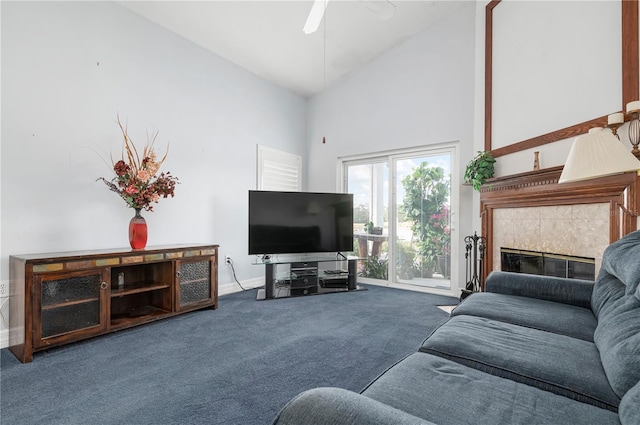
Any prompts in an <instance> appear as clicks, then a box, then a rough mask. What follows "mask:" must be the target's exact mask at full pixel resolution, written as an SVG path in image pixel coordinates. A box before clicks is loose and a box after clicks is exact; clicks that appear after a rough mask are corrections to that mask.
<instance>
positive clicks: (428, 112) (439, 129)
mask: <svg viewBox="0 0 640 425" xmlns="http://www.w3.org/2000/svg"><path fill="white" fill-rule="evenodd" d="M474 37H475V5H474V3H473V2H469V3H468V4H466V5H465V7H463V8H462V9H460V10H459V11H457V12H456V13H454V14H452V15H451V16H449V17H447V18H445V19H444V20H442V21H441V22H439V23H437V24H436V25H435V26H433V27H431V28H430V29H428V30H426V31H425V32H423V33H421V34H419V35H417V36H416V37H414V38H412V39H409V40H407V41H406V42H404V43H403V44H401V45H400V46H398V47H396V48H394V49H392V50H391V51H389V52H387V53H386V54H384V55H382V56H381V57H379V58H378V59H376V60H375V61H373V62H372V63H370V64H368V65H367V66H366V67H365V68H363V69H361V70H359V71H357V72H354V73H353V74H351V75H350V76H349V77H347V78H346V79H344V81H342V82H340V83H338V84H336V85H335V86H333V87H330V88H328V89H327V90H326V91H325V92H323V93H322V94H320V95H318V96H315V97H313V98H312V99H311V100H310V102H309V121H308V133H307V134H308V137H307V140H308V156H307V159H308V165H307V170H308V186H309V190H315V191H333V190H336V188H337V187H338V182H336V177H337V176H336V158H338V157H343V156H348V155H354V154H363V153H374V152H380V151H386V150H390V149H399V148H407V147H414V146H423V145H435V144H441V143H447V142H459V146H460V158H459V164H458V167H459V175H460V181H462V173H463V172H464V164H466V163H467V162H468V161H469V160H470V159H471V158H472V157H473V153H474V142H473V129H474V126H473V121H474V72H475V69H474V60H475V59H474V56H475V38H474ZM323 136H325V137H326V143H325V144H323V143H322V137H323ZM460 193H461V205H460V218H459V221H458V230H459V235H460V236H464V235H468V234H473V230H474V229H473V228H472V226H471V221H472V200H473V197H472V189H471V188H470V187H468V186H462V187H461V188H460ZM475 230H478V231H479V230H480V229H479V228H476V229H475ZM460 265H461V270H460V273H461V274H460V275H461V276H463V277H464V262H461V263H460Z"/></svg>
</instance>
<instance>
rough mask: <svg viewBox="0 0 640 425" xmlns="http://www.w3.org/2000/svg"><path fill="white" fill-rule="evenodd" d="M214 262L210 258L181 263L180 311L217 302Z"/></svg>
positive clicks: (177, 275) (178, 278) (179, 265)
mask: <svg viewBox="0 0 640 425" xmlns="http://www.w3.org/2000/svg"><path fill="white" fill-rule="evenodd" d="M213 267H214V261H213V259H212V258H210V257H206V258H201V259H197V260H193V261H180V262H179V263H178V265H177V271H176V277H177V279H176V281H177V285H178V288H179V290H178V291H177V303H178V310H184V309H185V308H191V307H194V306H199V305H202V304H211V303H212V302H214V303H215V302H216V300H215V298H216V294H215V293H214V290H213V276H214V274H215V273H214V270H212V268H213Z"/></svg>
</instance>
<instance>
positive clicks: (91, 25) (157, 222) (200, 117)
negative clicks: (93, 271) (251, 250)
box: [0, 2, 306, 285]
mask: <svg viewBox="0 0 640 425" xmlns="http://www.w3.org/2000/svg"><path fill="white" fill-rule="evenodd" d="M1 7H2V65H3V68H2V124H3V125H2V168H1V172H2V192H1V193H2V229H1V230H2V244H1V248H2V250H1V258H0V267H1V269H2V270H1V273H0V281H2V282H6V281H7V280H8V278H9V271H8V267H7V266H8V256H9V255H11V254H24V253H37V252H51V251H65V250H83V249H94V248H111V247H123V246H124V247H126V246H128V236H127V228H128V222H129V219H130V218H131V217H132V216H133V210H132V209H130V208H127V207H126V204H125V203H124V201H122V200H121V199H120V198H118V196H117V195H116V194H114V193H113V192H110V191H109V190H108V189H107V187H106V186H105V185H104V184H103V183H101V182H96V178H98V177H100V176H104V177H106V178H108V179H110V178H111V177H112V171H111V169H110V165H109V164H110V160H109V158H108V156H109V152H111V153H112V154H113V155H114V156H116V157H118V156H119V155H120V149H121V135H120V133H119V130H118V127H117V125H116V122H115V119H116V114H120V117H121V118H122V119H123V120H124V121H128V123H129V131H130V134H131V136H132V137H133V139H134V141H136V142H137V143H138V145H139V146H142V145H143V144H144V142H145V140H146V135H145V132H146V131H147V130H149V131H154V130H158V131H159V136H158V139H157V142H156V147H157V148H158V150H160V151H163V149H164V148H165V146H166V145H167V144H170V150H169V155H168V158H167V160H166V162H165V164H164V166H163V168H162V169H163V170H168V171H171V172H172V174H174V175H175V176H178V177H179V179H180V183H181V184H180V185H179V186H177V188H176V191H175V192H176V193H175V198H170V199H161V200H160V202H159V203H158V204H155V205H154V212H146V213H144V212H143V216H144V217H145V218H146V220H147V222H148V224H149V241H148V245H159V244H173V243H191V242H204V243H218V244H220V247H221V248H220V254H221V257H222V258H224V255H225V254H228V255H231V256H232V258H233V259H234V263H235V266H236V271H237V274H238V278H239V279H241V280H247V279H251V278H259V277H262V276H263V273H264V270H263V269H262V268H261V267H258V266H253V265H251V264H250V257H248V255H247V224H246V223H247V210H246V207H247V191H248V190H249V189H253V188H255V180H256V176H255V168H256V166H255V163H256V160H255V155H256V154H255V152H256V145H257V144H261V145H265V146H268V147H272V148H276V149H280V150H284V151H288V152H292V153H296V154H300V155H301V154H303V153H304V139H305V134H306V124H305V123H306V99H304V98H302V97H299V96H297V95H294V94H292V93H290V92H288V91H285V90H283V89H281V88H279V87H277V86H275V85H272V84H270V83H267V82H265V81H264V80H262V79H260V78H258V77H256V76H255V75H253V74H251V73H249V72H247V71H244V70H243V69H241V68H239V67H237V66H235V65H233V64H231V63H229V62H227V61H225V60H223V59H221V58H220V57H218V56H215V55H213V54H212V53H210V52H207V51H205V50H204V49H202V48H200V47H198V46H196V45H195V44H193V43H191V42H188V41H186V40H185V39H183V38H181V37H178V36H176V35H174V34H173V33H170V32H169V31H167V30H164V29H162V28H160V27H159V26H157V25H156V24H154V23H152V22H150V21H148V20H146V19H143V18H141V17H139V16H138V15H136V14H134V13H132V12H131V11H129V10H128V9H125V8H123V7H122V6H120V5H118V4H117V3H114V2H2V5H1ZM105 162H106V163H107V164H105ZM219 279H220V284H221V285H224V284H225V283H230V282H232V281H233V277H232V274H231V271H230V270H229V268H228V267H226V266H225V265H224V264H223V262H221V264H220V273H219Z"/></svg>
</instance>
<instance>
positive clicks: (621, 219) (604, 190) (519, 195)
mask: <svg viewBox="0 0 640 425" xmlns="http://www.w3.org/2000/svg"><path fill="white" fill-rule="evenodd" d="M563 168H564V167H563V166H559V167H553V168H546V169H542V170H538V171H529V172H525V173H520V174H514V175H511V176H505V177H498V178H493V179H489V180H487V182H486V183H485V184H484V185H483V186H482V188H481V191H480V215H481V217H482V236H484V237H485V238H486V240H487V249H486V252H485V270H484V277H485V279H486V277H487V275H488V274H489V273H490V272H491V271H492V268H493V249H494V247H493V234H494V231H493V230H494V229H493V212H494V210H495V209H497V208H525V207H542V206H555V205H579V204H597V203H608V204H609V210H610V214H611V220H610V226H609V241H610V242H614V241H616V240H618V239H620V238H621V237H622V236H624V235H626V234H628V233H630V232H632V231H634V230H636V229H637V219H636V216H637V213H638V206H639V205H640V200H639V199H638V189H637V188H638V184H639V183H640V177H639V176H638V175H637V174H636V173H624V174H618V175H614V176H608V177H603V178H600V179H592V180H586V181H581V182H574V183H563V184H559V183H558V179H559V178H560V175H561V174H562V169H563Z"/></svg>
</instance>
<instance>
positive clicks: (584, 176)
mask: <svg viewBox="0 0 640 425" xmlns="http://www.w3.org/2000/svg"><path fill="white" fill-rule="evenodd" d="M639 169H640V161H638V159H637V158H636V157H635V156H633V154H632V153H631V152H630V151H628V150H627V149H626V148H625V147H624V146H623V145H622V143H620V141H619V140H618V139H617V138H616V137H615V136H614V135H613V134H611V133H609V132H608V131H603V130H602V128H599V127H598V128H592V129H591V130H589V133H588V134H583V135H581V136H578V137H576V138H575V140H574V141H573V145H571V151H569V157H568V158H567V163H566V164H565V165H564V169H563V170H562V175H561V176H560V179H559V180H558V183H569V182H576V181H581V180H589V179H594V178H596V177H604V176H610V175H613V174H621V173H626V172H629V171H637V170H639Z"/></svg>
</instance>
